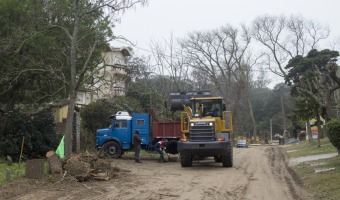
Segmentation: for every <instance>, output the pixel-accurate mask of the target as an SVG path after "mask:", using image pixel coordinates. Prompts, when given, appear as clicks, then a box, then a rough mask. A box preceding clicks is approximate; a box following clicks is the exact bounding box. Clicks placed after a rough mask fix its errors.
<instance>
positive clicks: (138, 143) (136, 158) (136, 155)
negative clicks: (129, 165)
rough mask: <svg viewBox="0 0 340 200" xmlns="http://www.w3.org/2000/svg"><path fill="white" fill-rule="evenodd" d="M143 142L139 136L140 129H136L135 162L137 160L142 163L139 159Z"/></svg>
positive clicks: (134, 138) (134, 140) (134, 141)
mask: <svg viewBox="0 0 340 200" xmlns="http://www.w3.org/2000/svg"><path fill="white" fill-rule="evenodd" d="M141 143H142V139H141V138H140V137H139V130H136V131H135V133H134V134H133V147H134V150H135V162H137V163H142V162H141V161H140V160H139V153H140V149H141Z"/></svg>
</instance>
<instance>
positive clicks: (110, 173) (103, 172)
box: [47, 154, 130, 182]
mask: <svg viewBox="0 0 340 200" xmlns="http://www.w3.org/2000/svg"><path fill="white" fill-rule="evenodd" d="M54 155H55V156H56V157H55V156H50V157H47V158H48V162H49V164H50V171H51V174H52V177H53V178H54V179H56V180H58V179H59V180H63V179H64V178H65V176H68V177H69V176H71V177H73V178H75V179H76V180H77V181H80V182H83V181H88V180H102V181H108V180H110V179H112V178H115V177H117V176H118V173H119V172H130V171H129V170H125V169H120V168H119V167H117V166H116V165H115V163H114V160H112V159H102V158H98V157H97V156H95V155H90V154H86V155H82V154H77V155H72V156H71V157H70V158H69V159H68V160H66V161H65V162H62V161H61V160H60V159H59V161H54V162H52V161H50V159H58V158H59V156H57V155H56V154H54ZM52 157H55V158H52ZM55 162H57V163H58V162H60V168H59V169H57V170H56V169H55V168H56V167H53V166H55V164H54V163H55Z"/></svg>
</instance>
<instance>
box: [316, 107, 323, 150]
mask: <svg viewBox="0 0 340 200" xmlns="http://www.w3.org/2000/svg"><path fill="white" fill-rule="evenodd" d="M315 114H316V115H315V117H316V125H317V127H318V147H321V142H320V138H323V134H322V129H321V119H320V113H319V111H318V109H316V110H315Z"/></svg>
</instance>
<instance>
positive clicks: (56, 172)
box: [46, 151, 63, 181]
mask: <svg viewBox="0 0 340 200" xmlns="http://www.w3.org/2000/svg"><path fill="white" fill-rule="evenodd" d="M46 157H47V162H48V165H49V167H50V172H51V175H52V179H53V180H54V181H59V180H61V179H62V177H63V167H62V162H61V160H60V157H59V156H58V155H57V154H55V152H54V151H48V152H47V153H46Z"/></svg>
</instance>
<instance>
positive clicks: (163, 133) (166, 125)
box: [152, 121, 182, 139]
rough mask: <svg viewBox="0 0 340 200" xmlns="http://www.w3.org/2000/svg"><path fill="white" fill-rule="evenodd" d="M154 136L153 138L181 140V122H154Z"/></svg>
mask: <svg viewBox="0 0 340 200" xmlns="http://www.w3.org/2000/svg"><path fill="white" fill-rule="evenodd" d="M152 136H153V138H167V139H171V138H173V139H179V138H181V137H182V131H181V122H159V121H154V122H153V125H152Z"/></svg>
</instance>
